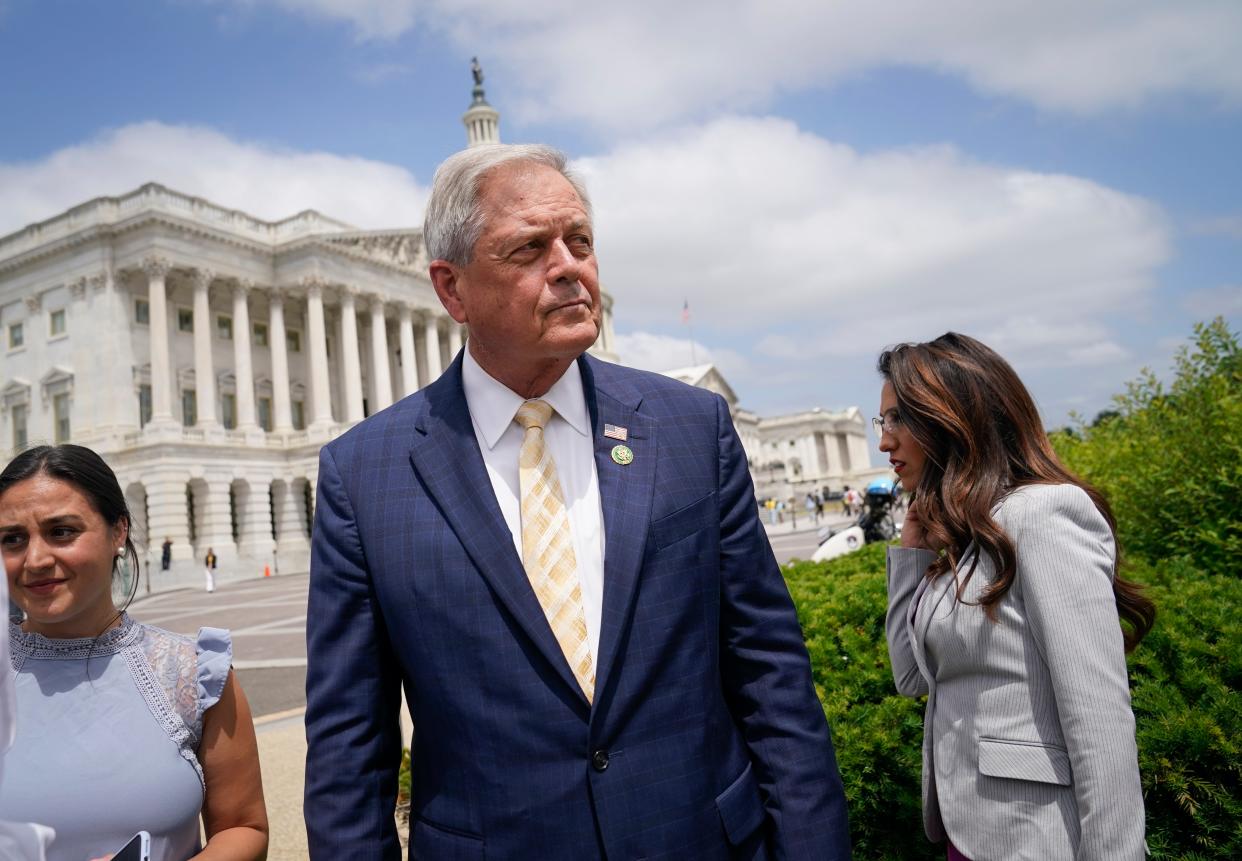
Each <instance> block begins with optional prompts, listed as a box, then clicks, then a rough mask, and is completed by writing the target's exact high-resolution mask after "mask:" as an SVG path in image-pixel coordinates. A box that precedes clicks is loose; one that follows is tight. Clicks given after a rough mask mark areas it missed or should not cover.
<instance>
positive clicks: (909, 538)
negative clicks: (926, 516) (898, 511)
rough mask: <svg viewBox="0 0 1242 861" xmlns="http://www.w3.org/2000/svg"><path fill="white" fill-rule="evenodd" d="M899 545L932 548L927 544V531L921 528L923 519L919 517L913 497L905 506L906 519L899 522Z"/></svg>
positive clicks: (917, 505)
mask: <svg viewBox="0 0 1242 861" xmlns="http://www.w3.org/2000/svg"><path fill="white" fill-rule="evenodd" d="M901 546H902V547H913V548H915V549H918V550H931V549H932V548H931V547H930V546H928V544H927V533H926V532H925V531H924V530H923V521H922V520H920V519H919V504H918V502H917V501H915V500H913V499H912V500H910V505H909V506H908V507H907V508H906V519H905V520H904V521H903V522H902V524H901Z"/></svg>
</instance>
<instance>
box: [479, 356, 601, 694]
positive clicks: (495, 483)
mask: <svg viewBox="0 0 1242 861" xmlns="http://www.w3.org/2000/svg"><path fill="white" fill-rule="evenodd" d="M461 370H462V387H463V388H464V389H465V390H466V406H467V408H468V409H469V410H470V421H471V423H472V424H473V425H474V435H475V438H476V439H477V440H478V441H479V451H481V452H482V453H483V464H484V465H485V466H486V467H487V477H488V478H490V479H491V482H492V490H493V491H494V492H495V494H496V502H498V503H499V504H500V513H501V514H503V515H504V518H505V524H506V525H507V526H508V527H509V532H510V533H512V535H513V546H514V548H516V550H517V553H518V558H521V556H522V505H521V499H520V490H519V485H518V455H519V453H520V452H521V449H522V439H523V437H524V432H523V431H522V428H521V427H519V426H518V424H517V423H516V422H514V421H513V417H514V416H515V415H517V411H518V407H520V406H521V405H522V404H523V403H524V402H525V400H526V399H525V398H523V397H522V396H521V395H519V394H517V393H516V392H514V391H513V390H512V389H510V388H508V387H507V386H505V385H504V384H503V383H500V382H497V381H496V380H495V379H494V378H493V377H492V376H491V375H490V374H488V373H487V371H485V370H483V368H482V367H481V366H480V365H479V363H478V362H477V361H475V359H474V356H472V355H471V354H470V350H469V349H467V350H465V351H464V356H463V357H462V369H461ZM539 400H543V401H547V402H548V403H549V404H551V405H552V409H553V413H552V419H551V421H549V422H548V426H547V427H546V428H544V431H543V438H544V444H545V445H546V446H547V449H548V452H549V453H550V454H551V455H552V460H553V461H555V463H556V475H557V477H558V478H559V479H560V482H561V492H562V493H563V494H564V495H565V508H566V509H567V511H568V514H569V526H570V529H571V530H572V531H573V538H574V557H575V558H576V559H577V562H578V578H579V580H580V581H581V588H582V609H583V612H584V614H585V615H586V627H587V639H588V641H589V642H590V644H591V657H592V659H593V660H594V661H595V664H596V671H597V672H598V664H599V626H600V617H601V615H602V614H603V607H604V512H603V508H602V505H601V503H600V498H599V474H598V472H597V471H596V469H595V445H594V441H593V440H592V439H591V416H590V413H589V411H588V410H587V404H586V395H585V394H584V393H583V391H582V373H581V371H579V370H578V363H577V362H574V363H573V364H571V365H570V366H569V369H568V370H567V371H565V373H564V374H562V375H561V378H560V379H559V380H557V381H556V382H555V383H554V384H553V386H552V388H550V389H549V390H548V391H547V393H546V394H544V395H543V396H542V397H541V398H539Z"/></svg>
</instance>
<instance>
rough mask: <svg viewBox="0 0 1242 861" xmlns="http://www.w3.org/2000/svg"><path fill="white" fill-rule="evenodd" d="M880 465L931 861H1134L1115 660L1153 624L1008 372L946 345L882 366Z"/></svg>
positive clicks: (1138, 817)
mask: <svg viewBox="0 0 1242 861" xmlns="http://www.w3.org/2000/svg"><path fill="white" fill-rule="evenodd" d="M879 371H880V374H881V375H882V376H883V378H884V384H883V388H882V392H881V397H880V417H879V418H877V419H875V423H876V427H877V431H878V432H879V434H880V450H881V451H883V452H886V453H887V454H888V455H889V460H890V462H891V464H892V465H893V468H894V470H896V472H897V475H898V478H899V479H900V481H901V483H902V487H903V489H904V490H905V491H906V492H907V493H910V494H913V502H912V504H911V506H910V510H909V512H908V513H907V515H906V520H905V524H904V526H903V529H902V536H901V546H900V547H890V548H889V551H888V616H887V620H886V627H887V633H888V649H889V656H890V658H891V661H892V666H893V678H894V680H895V681H896V684H897V689H898V690H899V691H900V692H901V693H903V694H906V695H907V696H923V695H926V696H927V710H926V716H925V720H924V738H923V823H924V828H925V830H926V832H927V836H928V838H929V839H931V840H933V841H936V842H940V841H944V840H948V842H949V850H948V851H949V858H950V859H959V858H965V859H969V861H988V859H1006V861H1008V859H1019V858H1022V859H1026V858H1030V859H1041V861H1055V859H1078V861H1085V859H1139V858H1142V857H1143V856H1144V853H1145V846H1144V840H1143V831H1144V823H1143V818H1144V817H1143V796H1142V787H1141V784H1140V781H1139V771H1138V754H1137V749H1136V746H1135V733H1134V716H1133V713H1132V711H1131V708H1130V691H1129V684H1128V675H1127V671H1126V662H1125V653H1126V651H1127V650H1128V649H1130V648H1132V647H1133V646H1134V645H1135V644H1136V643H1137V642H1138V641H1139V640H1140V639H1142V637H1143V636H1144V635H1145V634H1146V633H1147V631H1148V630H1150V628H1151V626H1152V623H1153V621H1154V619H1155V608H1154V606H1153V605H1152V604H1151V602H1150V601H1148V600H1147V599H1146V598H1144V597H1143V596H1142V595H1141V593H1140V591H1139V588H1138V587H1136V586H1135V585H1133V584H1131V583H1128V582H1126V581H1125V580H1124V579H1122V578H1121V577H1119V576H1118V575H1117V570H1118V566H1119V564H1120V556H1119V553H1118V550H1117V540H1116V523H1115V521H1114V520H1113V516H1112V513H1111V512H1110V510H1109V507H1108V503H1107V502H1106V501H1105V500H1104V498H1103V496H1101V495H1100V493H1099V492H1098V491H1096V490H1095V489H1094V488H1092V487H1090V486H1089V485H1088V484H1086V483H1085V482H1084V481H1082V480H1081V479H1080V478H1078V477H1076V476H1075V475H1073V474H1072V473H1070V472H1069V471H1068V470H1067V469H1066V468H1065V467H1064V466H1063V465H1062V464H1061V463H1060V461H1059V460H1058V459H1057V457H1056V455H1055V453H1054V452H1053V450H1052V446H1051V444H1050V443H1049V441H1048V436H1047V434H1046V433H1045V432H1044V430H1043V424H1042V422H1041V421H1040V417H1039V412H1038V410H1037V409H1036V407H1035V403H1034V401H1033V400H1032V398H1031V396H1030V394H1029V393H1028V392H1027V390H1026V387H1025V386H1023V384H1022V381H1021V380H1020V379H1018V375H1017V374H1016V373H1014V371H1013V369H1012V368H1011V367H1010V366H1009V364H1008V363H1007V362H1006V361H1005V360H1004V359H1002V358H1001V357H1000V356H999V355H997V354H996V353H995V352H994V351H992V350H991V349H989V348H988V347H986V346H985V345H983V344H981V343H980V342H979V341H976V340H974V339H973V338H968V337H966V336H964V335H958V334H955V333H952V332H950V333H948V334H946V335H943V336H941V337H939V338H937V339H936V340H934V341H930V342H927V343H923V344H904V345H902V346H899V347H895V348H893V349H891V350H888V351H886V352H884V353H883V354H881V356H880V360H879Z"/></svg>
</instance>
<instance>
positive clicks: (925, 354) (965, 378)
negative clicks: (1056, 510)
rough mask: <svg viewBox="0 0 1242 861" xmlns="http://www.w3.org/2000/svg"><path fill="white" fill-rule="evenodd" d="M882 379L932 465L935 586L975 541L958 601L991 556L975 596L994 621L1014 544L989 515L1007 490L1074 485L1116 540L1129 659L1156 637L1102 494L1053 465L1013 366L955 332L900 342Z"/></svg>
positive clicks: (928, 494) (922, 499) (929, 529)
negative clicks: (991, 570) (1124, 571)
mask: <svg viewBox="0 0 1242 861" xmlns="http://www.w3.org/2000/svg"><path fill="white" fill-rule="evenodd" d="M878 368H879V371H880V374H881V375H883V377H884V379H885V380H887V381H888V382H889V383H890V384H891V385H892V387H893V393H894V395H895V396H896V399H897V411H898V414H899V418H900V421H901V423H902V424H903V425H904V426H905V427H906V428H907V429H908V430H909V431H910V435H911V436H912V437H913V438H914V440H915V442H917V443H918V445H919V447H920V448H922V450H923V452H924V455H925V456H926V461H925V463H924V466H923V473H922V475H921V476H920V477H919V483H918V487H917V488H915V489H914V493H915V496H916V498H917V499H918V510H919V520H920V521H922V524H923V527H924V530H925V531H926V533H927V536H928V538H929V539H930V540H931V543H932V544H933V545H934V546H943V547H944V548H945V552H944V553H943V554H941V555H940V556H939V557H938V558H937V559H936V561H935V562H934V563H932V565H931V566H929V567H928V569H927V577H928V578H930V579H934V578H936V577H939V576H941V575H943V574H945V573H947V572H949V571H952V570H956V568H957V566H958V563H959V562H961V561H962V559H963V557H964V555H965V553H966V550H967V548H968V547H969V546H970V545H971V544H972V543H973V544H974V546H975V547H976V548H978V552H976V553H974V554H972V559H971V563H970V566H969V569H968V570H967V571H966V574H965V576H964V577H963V578H962V580H961V581H960V582H959V583H958V587H957V597H958V600H961V599H962V594H963V590H964V589H965V588H966V584H967V583H968V582H969V581H970V578H971V576H973V574H974V572H975V567H976V565H977V564H978V562H979V558H980V556H981V555H983V554H986V555H987V556H988V557H989V558H990V559H991V561H992V564H993V566H994V567H995V569H996V572H997V574H996V578H995V579H994V580H993V581H992V582H991V584H989V585H988V586H987V587H986V588H985V589H984V590H983V592H982V594H981V595H980V597H979V604H980V605H981V606H982V607H983V609H984V612H985V613H987V616H988V618H989V619H991V620H992V621H996V606H997V605H998V604H999V603H1000V601H1001V599H1003V598H1004V597H1005V595H1006V593H1008V592H1009V590H1010V588H1011V587H1012V586H1013V580H1014V575H1015V573H1016V571H1017V555H1016V553H1015V550H1014V545H1013V541H1012V540H1011V539H1010V537H1009V536H1008V535H1006V534H1005V530H1003V529H1002V528H1001V527H1000V524H998V523H997V522H996V521H995V520H994V519H993V517H992V508H993V507H994V506H995V505H996V503H997V502H999V501H1000V499H1001V498H1002V497H1003V496H1005V495H1006V494H1007V493H1009V492H1010V491H1011V490H1013V489H1015V488H1018V487H1023V486H1025V485H1029V484H1073V485H1076V486H1078V487H1081V488H1082V489H1083V490H1084V491H1086V493H1087V495H1088V496H1089V497H1091V501H1092V502H1093V503H1095V507H1096V508H1097V509H1099V512H1100V514H1101V515H1103V517H1104V519H1105V520H1106V521H1107V522H1108V528H1109V529H1110V530H1111V531H1112V533H1113V539H1114V547H1116V548H1117V551H1116V555H1115V556H1114V558H1113V573H1114V577H1113V595H1114V597H1115V599H1116V602H1117V614H1118V617H1119V618H1120V619H1121V620H1122V622H1123V623H1125V624H1124V625H1123V627H1122V630H1123V633H1124V636H1125V643H1126V649H1127V651H1128V650H1130V649H1133V648H1134V646H1136V645H1137V644H1138V642H1139V641H1140V640H1142V639H1143V637H1144V636H1146V634H1147V632H1148V631H1150V630H1151V627H1152V624H1153V623H1154V622H1155V618H1156V607H1155V605H1154V604H1153V603H1152V602H1151V601H1149V600H1148V599H1147V598H1145V597H1144V596H1143V594H1142V587H1141V586H1138V585H1137V584H1134V583H1130V582H1128V581H1126V580H1124V579H1122V578H1121V577H1120V576H1116V575H1117V572H1118V571H1119V570H1120V568H1121V550H1120V545H1119V544H1118V543H1117V541H1116V538H1117V521H1116V520H1115V519H1114V517H1113V513H1112V510H1111V509H1110V508H1109V505H1108V502H1107V500H1105V499H1104V496H1103V495H1102V494H1101V493H1100V492H1099V491H1098V490H1096V489H1095V488H1094V487H1092V486H1091V485H1090V484H1088V483H1087V482H1085V481H1083V480H1082V479H1081V478H1079V477H1078V476H1076V475H1074V474H1073V473H1071V472H1070V471H1069V470H1068V469H1066V468H1065V466H1064V465H1063V464H1062V463H1061V462H1060V460H1058V459H1057V456H1056V454H1055V452H1053V450H1052V444H1051V443H1050V442H1049V440H1048V434H1047V433H1046V432H1045V431H1044V427H1043V422H1042V421H1041V420H1040V417H1039V411H1038V410H1037V409H1036V407H1035V402H1034V400H1033V399H1032V398H1031V395H1030V393H1029V392H1028V391H1027V390H1026V386H1024V385H1023V384H1022V381H1021V380H1020V379H1018V375H1017V374H1016V373H1015V372H1014V370H1013V368H1012V367H1010V365H1009V363H1008V362H1006V361H1005V360H1004V359H1002V358H1001V357H1000V356H999V355H998V354H997V353H996V352H995V351H994V350H992V349H991V348H989V347H987V346H986V345H984V344H982V343H980V342H979V341H976V340H975V339H974V338H969V337H967V336H965V335H959V334H957V333H956V332H949V333H947V334H944V335H941V336H940V337H939V338H937V339H936V340H934V341H928V342H927V343H923V344H902V345H900V346H898V347H894V348H892V349H890V350H886V351H884V352H883V353H881V354H880V360H879V363H878Z"/></svg>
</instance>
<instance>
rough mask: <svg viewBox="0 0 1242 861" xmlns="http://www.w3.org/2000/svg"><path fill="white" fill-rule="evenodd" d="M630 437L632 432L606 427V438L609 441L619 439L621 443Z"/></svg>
mask: <svg viewBox="0 0 1242 861" xmlns="http://www.w3.org/2000/svg"><path fill="white" fill-rule="evenodd" d="M629 435H630V432H629V431H628V430H626V429H625V428H621V427H617V426H616V425H609V424H606V425H604V436H606V437H608V438H609V439H617V440H620V441H621V442H625V441H626V439H627V438H628V437H629Z"/></svg>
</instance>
